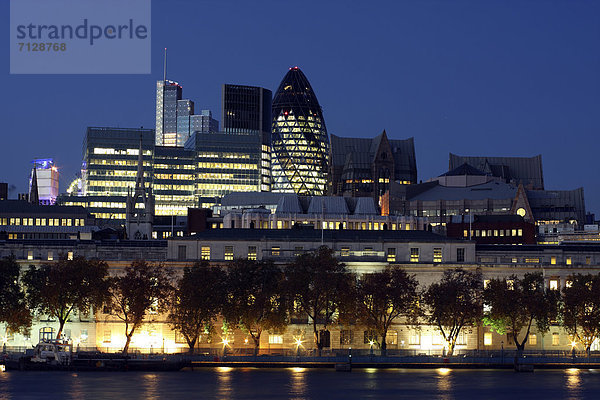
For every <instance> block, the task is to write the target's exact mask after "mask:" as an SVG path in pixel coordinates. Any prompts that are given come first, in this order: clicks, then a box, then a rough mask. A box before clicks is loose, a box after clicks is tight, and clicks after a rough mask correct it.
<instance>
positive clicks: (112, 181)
mask: <svg viewBox="0 0 600 400" xmlns="http://www.w3.org/2000/svg"><path fill="white" fill-rule="evenodd" d="M140 138H141V140H142V152H143V173H144V179H145V180H146V182H152V172H153V170H152V164H153V154H154V130H153V129H144V128H139V129H131V128H109V127H89V128H87V131H86V135H85V138H84V143H83V166H82V177H81V180H82V190H81V192H79V193H77V192H73V193H74V194H75V193H76V194H80V195H68V196H61V198H60V203H61V204H63V205H80V206H83V207H85V208H87V209H88V211H89V212H90V213H92V214H93V215H94V216H95V217H97V218H103V219H107V220H121V221H123V220H125V207H126V199H127V193H128V190H129V188H134V187H135V180H136V175H137V166H138V154H139V145H140Z"/></svg>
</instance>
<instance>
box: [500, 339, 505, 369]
mask: <svg viewBox="0 0 600 400" xmlns="http://www.w3.org/2000/svg"><path fill="white" fill-rule="evenodd" d="M500 349H501V354H502V364H504V340H502V341H501V342H500Z"/></svg>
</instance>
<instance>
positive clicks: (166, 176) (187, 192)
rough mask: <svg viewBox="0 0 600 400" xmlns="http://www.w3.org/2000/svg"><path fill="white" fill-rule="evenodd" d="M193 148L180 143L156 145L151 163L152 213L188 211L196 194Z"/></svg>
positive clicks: (185, 213) (183, 212) (176, 213)
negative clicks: (182, 145) (173, 145)
mask: <svg viewBox="0 0 600 400" xmlns="http://www.w3.org/2000/svg"><path fill="white" fill-rule="evenodd" d="M195 179H196V152H195V151H193V150H187V149H185V148H181V147H172V146H156V147H155V148H154V158H153V163H152V189H153V193H154V214H155V215H156V216H165V215H182V216H184V215H187V210H188V208H194V207H196V206H197V205H196V204H197V202H196V198H195V193H194V190H195V187H194V183H195Z"/></svg>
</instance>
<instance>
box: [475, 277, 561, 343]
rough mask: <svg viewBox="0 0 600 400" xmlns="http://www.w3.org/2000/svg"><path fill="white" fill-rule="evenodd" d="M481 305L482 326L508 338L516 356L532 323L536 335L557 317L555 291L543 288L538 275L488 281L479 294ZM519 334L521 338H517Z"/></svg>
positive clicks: (556, 293)
mask: <svg viewBox="0 0 600 400" xmlns="http://www.w3.org/2000/svg"><path fill="white" fill-rule="evenodd" d="M483 302H484V304H485V306H486V307H485V308H486V311H485V312H484V316H483V322H484V324H486V325H489V326H491V327H492V329H493V330H495V331H496V332H498V333H500V334H504V333H508V334H510V335H512V337H513V340H514V342H515V345H516V347H517V351H518V354H520V353H522V352H523V350H524V349H525V344H526V343H527V340H528V338H529V333H530V331H531V326H532V325H533V323H534V322H535V325H536V327H537V330H538V332H540V333H542V334H543V333H545V332H548V331H549V330H550V324H551V322H552V321H553V320H555V319H556V317H557V312H558V291H552V290H547V289H546V288H545V285H544V277H543V275H542V273H541V272H536V273H527V274H525V275H524V276H523V277H522V278H519V277H517V276H514V275H513V276H511V277H510V278H508V279H506V278H503V279H491V280H490V281H489V282H488V284H487V287H486V288H485V289H484V291H483ZM523 330H524V332H523ZM521 332H523V337H522V339H519V335H520V334H521Z"/></svg>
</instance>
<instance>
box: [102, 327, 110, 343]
mask: <svg viewBox="0 0 600 400" xmlns="http://www.w3.org/2000/svg"><path fill="white" fill-rule="evenodd" d="M111 339H112V335H111V332H110V329H105V330H104V340H103V342H104V343H110V342H111Z"/></svg>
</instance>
